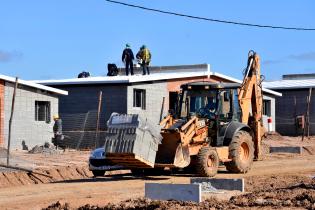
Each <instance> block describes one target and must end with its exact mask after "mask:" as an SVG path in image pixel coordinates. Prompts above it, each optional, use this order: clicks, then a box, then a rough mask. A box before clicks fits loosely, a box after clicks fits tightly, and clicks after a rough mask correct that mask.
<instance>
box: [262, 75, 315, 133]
mask: <svg viewBox="0 0 315 210" xmlns="http://www.w3.org/2000/svg"><path fill="white" fill-rule="evenodd" d="M263 85H264V86H265V87H267V88H269V89H272V90H275V91H277V92H280V93H282V97H279V98H276V120H275V121H276V131H277V132H279V133H280V134H281V135H288V136H297V135H302V134H303V128H302V124H303V125H304V126H305V129H304V132H305V135H315V126H314V125H315V106H314V104H315V92H314V87H315V74H293V75H283V79H282V80H278V81H270V82H264V84H263ZM309 96H310V103H309V104H308V97H309ZM308 107H309V108H308ZM307 113H309V115H307ZM307 122H309V123H307Z"/></svg>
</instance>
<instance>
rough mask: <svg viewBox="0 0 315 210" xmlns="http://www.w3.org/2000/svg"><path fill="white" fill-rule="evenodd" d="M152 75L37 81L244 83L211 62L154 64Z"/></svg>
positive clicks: (62, 82)
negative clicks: (200, 80)
mask: <svg viewBox="0 0 315 210" xmlns="http://www.w3.org/2000/svg"><path fill="white" fill-rule="evenodd" d="M150 71H151V74H150V75H141V74H135V75H134V76H125V75H123V71H120V73H121V75H118V76H100V77H87V78H71V79H56V80H36V81H33V82H35V83H39V84H44V85H54V86H55V85H74V84H76V85H83V84H122V83H138V82H147V81H161V80H174V79H181V78H191V77H202V76H203V77H205V76H207V77H208V78H210V77H211V76H216V77H219V78H222V79H225V80H227V81H229V82H235V83H242V81H241V80H238V79H235V78H233V77H229V76H226V75H224V74H221V73H218V72H213V71H210V64H195V65H178V66H160V67H159V66H153V67H151V70H150ZM263 91H264V92H266V93H269V94H271V95H275V96H282V94H281V93H278V92H276V91H273V90H269V89H266V88H264V87H263Z"/></svg>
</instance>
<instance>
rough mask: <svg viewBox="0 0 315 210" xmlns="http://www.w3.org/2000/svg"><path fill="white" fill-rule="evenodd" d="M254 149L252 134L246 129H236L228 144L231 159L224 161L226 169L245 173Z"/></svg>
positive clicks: (251, 160)
mask: <svg viewBox="0 0 315 210" xmlns="http://www.w3.org/2000/svg"><path fill="white" fill-rule="evenodd" d="M254 150H255V149H254V143H253V139H252V136H251V135H250V134H249V133H248V132H246V131H238V132H237V133H236V134H235V135H234V137H233V139H232V141H231V143H230V145H229V158H230V159H232V161H230V162H226V163H225V166H226V169H227V170H228V171H230V172H233V173H246V172H247V171H248V170H249V169H250V168H251V166H252V164H253V160H254Z"/></svg>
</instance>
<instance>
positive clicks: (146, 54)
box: [136, 45, 151, 75]
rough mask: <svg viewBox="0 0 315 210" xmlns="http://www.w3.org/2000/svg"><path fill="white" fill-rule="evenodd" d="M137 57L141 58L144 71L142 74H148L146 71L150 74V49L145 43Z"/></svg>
mask: <svg viewBox="0 0 315 210" xmlns="http://www.w3.org/2000/svg"><path fill="white" fill-rule="evenodd" d="M136 57H137V59H138V60H139V64H140V65H141V67H142V71H143V74H142V75H146V73H147V74H148V75H149V74H150V69H149V65H150V62H151V53H150V50H149V49H148V48H147V47H146V46H145V45H142V46H141V47H140V50H139V52H138V53H137V55H136Z"/></svg>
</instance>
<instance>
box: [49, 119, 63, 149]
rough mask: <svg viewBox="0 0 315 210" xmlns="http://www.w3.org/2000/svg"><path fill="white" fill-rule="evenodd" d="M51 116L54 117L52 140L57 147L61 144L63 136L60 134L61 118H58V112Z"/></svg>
mask: <svg viewBox="0 0 315 210" xmlns="http://www.w3.org/2000/svg"><path fill="white" fill-rule="evenodd" d="M53 118H54V121H55V124H54V127H53V131H54V138H53V140H52V142H53V144H54V145H55V146H56V147H57V146H61V141H62V140H63V139H64V136H63V134H62V120H61V119H60V117H59V115H58V114H55V115H54V116H53Z"/></svg>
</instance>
